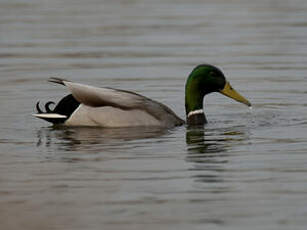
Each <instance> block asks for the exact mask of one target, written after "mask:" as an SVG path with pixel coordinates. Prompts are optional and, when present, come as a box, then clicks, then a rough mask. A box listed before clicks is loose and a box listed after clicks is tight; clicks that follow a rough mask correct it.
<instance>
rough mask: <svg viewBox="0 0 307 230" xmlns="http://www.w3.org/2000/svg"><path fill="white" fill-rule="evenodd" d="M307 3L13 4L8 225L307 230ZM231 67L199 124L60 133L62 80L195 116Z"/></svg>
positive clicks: (0, 173)
mask: <svg viewBox="0 0 307 230" xmlns="http://www.w3.org/2000/svg"><path fill="white" fill-rule="evenodd" d="M306 10H307V2H306V1H304V0H293V1H292V0H291V1H290V0H289V1H286V0H281V1H273V0H272V1H265V0H260V1H247V0H245V1H244V0H235V1H226V0H220V1H214V0H208V1H200V0H190V1H175V0H167V1H164V0H163V1H162V0H154V1H149V0H148V1H142V0H139V1H132V0H131V1H128V0H121V1H98V0H88V1H76V0H65V1H62V0H61V1H40V0H30V1H17V0H2V1H1V2H0V84H1V85H0V98H1V101H0V111H1V119H0V157H1V161H0V224H1V229H31V230H33V229H74V230H76V229H116V230H118V229H145V228H146V229H148V230H151V229H183V230H184V229H236V230H237V229H242V230H243V229H287V230H288V229H305V228H306V225H307V219H306V216H307V176H306V173H307V155H306V153H307V147H306V130H307V122H306V117H307V104H306V88H307V83H306V82H307V81H306V80H307V74H306V71H307V48H306V47H307V42H306V37H307V14H306ZM200 63H211V64H215V65H217V66H219V67H220V68H221V69H222V70H223V71H224V73H225V75H226V76H227V79H228V80H229V81H230V82H231V84H232V86H233V87H234V88H236V89H237V90H238V91H239V92H240V93H241V94H242V95H244V96H246V97H247V98H248V99H249V100H250V101H251V102H252V104H253V109H252V110H249V109H248V108H247V107H246V106H244V105H241V104H239V103H236V102H235V101H232V100H230V99H229V98H226V97H224V96H222V95H219V94H212V95H210V96H208V97H207V98H206V100H205V112H206V115H207V119H208V121H209V124H208V125H206V126H205V128H204V129H202V128H195V129H188V128H186V127H178V128H174V129H170V130H158V129H138V128H134V129H110V130H103V129H95V128H91V129H89V128H54V127H50V126H49V124H48V123H45V122H43V121H40V120H38V119H35V118H34V117H32V116H31V114H32V113H33V112H34V106H35V103H36V102H37V101H38V100H40V101H42V102H46V101H48V100H50V99H52V100H59V99H60V98H61V97H62V96H63V95H65V94H66V93H67V91H66V90H65V89H64V88H63V87H61V86H54V85H52V84H49V83H47V82H46V80H47V79H48V78H49V77H51V76H61V77H65V78H67V79H70V80H73V81H77V82H82V83H88V84H92V85H96V86H99V85H101V86H109V87H115V88H122V89H126V90H133V91H136V92H138V93H141V94H144V95H146V96H148V97H151V98H154V99H156V100H158V101H161V102H163V103H165V104H167V105H169V106H170V107H171V108H172V109H173V110H174V111H175V112H176V113H177V114H178V115H180V116H181V117H184V115H185V112H184V83H185V80H186V77H187V75H188V74H189V73H190V71H191V70H192V68H193V67H194V66H195V65H197V64H200Z"/></svg>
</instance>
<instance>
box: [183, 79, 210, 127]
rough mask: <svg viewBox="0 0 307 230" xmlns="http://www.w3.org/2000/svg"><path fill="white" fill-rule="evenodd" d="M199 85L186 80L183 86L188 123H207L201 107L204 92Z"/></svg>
mask: <svg viewBox="0 0 307 230" xmlns="http://www.w3.org/2000/svg"><path fill="white" fill-rule="evenodd" d="M199 87H200V85H199V84H198V82H195V81H189V80H188V81H187V84H186V88H185V111H186V119H187V124H188V125H203V124H205V123H207V120H206V117H205V114H204V109H203V99H204V96H205V93H204V92H202V90H200V88H199Z"/></svg>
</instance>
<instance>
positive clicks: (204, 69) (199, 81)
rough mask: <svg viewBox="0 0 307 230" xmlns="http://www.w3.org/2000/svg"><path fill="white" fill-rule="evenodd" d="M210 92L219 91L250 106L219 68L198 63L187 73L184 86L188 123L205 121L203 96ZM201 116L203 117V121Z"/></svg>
mask: <svg viewBox="0 0 307 230" xmlns="http://www.w3.org/2000/svg"><path fill="white" fill-rule="evenodd" d="M212 92H219V93H221V94H224V95H225V96H228V97H230V98H232V99H234V100H236V101H239V102H241V103H243V104H246V105H247V106H251V103H250V102H249V101H248V100H247V99H245V98H244V97H243V96H241V95H240V94H239V93H238V92H237V91H235V90H234V89H233V88H232V87H231V85H230V84H229V82H228V81H227V80H226V78H225V76H224V74H223V73H222V71H221V70H219V69H218V68H217V67H215V66H212V65H208V64H202V65H198V66H197V67H195V68H194V69H193V71H192V72H191V74H190V75H189V77H188V79H187V82H186V86H185V107H186V115H187V122H188V123H196V124H203V123H205V122H206V119H205V116H204V113H203V98H204V96H205V95H206V94H209V93H212ZM194 115H197V116H194ZM201 117H203V121H202V119H201ZM191 118H194V119H191ZM195 119H196V120H195ZM194 120H195V121H194Z"/></svg>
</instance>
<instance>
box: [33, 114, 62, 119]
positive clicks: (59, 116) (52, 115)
mask: <svg viewBox="0 0 307 230" xmlns="http://www.w3.org/2000/svg"><path fill="white" fill-rule="evenodd" d="M32 115H33V116H35V117H38V118H67V116H65V115H62V114H58V113H37V114H32Z"/></svg>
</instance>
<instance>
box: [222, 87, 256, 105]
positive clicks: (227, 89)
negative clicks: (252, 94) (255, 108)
mask: <svg viewBox="0 0 307 230" xmlns="http://www.w3.org/2000/svg"><path fill="white" fill-rule="evenodd" d="M219 92H220V93H221V94H224V95H225V96H227V97H230V98H232V99H234V100H236V101H238V102H241V103H243V104H245V105H247V106H249V107H250V106H252V104H251V103H250V102H249V101H248V100H247V99H245V98H244V97H243V96H241V95H240V94H239V93H238V92H237V91H235V90H234V89H233V88H232V87H231V85H230V84H229V82H226V84H225V87H224V89H222V90H220V91H219Z"/></svg>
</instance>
